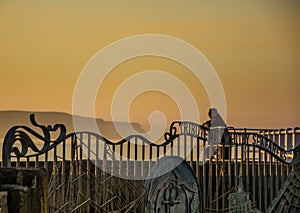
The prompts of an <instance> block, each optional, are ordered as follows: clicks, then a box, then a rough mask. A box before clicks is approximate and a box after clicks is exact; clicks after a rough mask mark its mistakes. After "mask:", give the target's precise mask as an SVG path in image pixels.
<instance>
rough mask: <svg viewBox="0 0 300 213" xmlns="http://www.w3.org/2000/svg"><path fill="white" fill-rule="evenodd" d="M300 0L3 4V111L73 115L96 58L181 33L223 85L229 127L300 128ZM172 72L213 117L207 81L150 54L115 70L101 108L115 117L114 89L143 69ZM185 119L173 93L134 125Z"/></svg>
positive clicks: (135, 109) (141, 105) (145, 108)
mask: <svg viewBox="0 0 300 213" xmlns="http://www.w3.org/2000/svg"><path fill="white" fill-rule="evenodd" d="M299 9H300V4H299V3H298V2H297V1H268V2H266V1H251V2H250V1H249V2H246V1H226V4H225V3H220V2H219V1H209V3H208V2H207V3H199V2H198V1H163V2H158V1H157V2H154V1H151V2H150V1H137V0H136V1H126V2H125V1H124V2H116V1H106V2H104V1H82V2H80V1H64V2H61V1H49V2H46V1H43V2H42V1H26V2H25V1H1V2H0V70H1V78H0V87H1V90H0V93H1V102H0V110H30V111H34V110H36V111H62V112H68V113H71V112H72V96H73V91H74V87H75V84H76V81H77V79H78V77H79V75H80V72H81V70H82V68H83V67H84V65H85V64H86V63H87V61H88V60H89V59H90V58H91V57H92V56H93V55H94V54H95V53H97V52H98V51H99V50H100V49H102V48H103V47H105V46H106V45H109V44H110V43H111V42H114V41H117V40H119V39H122V38H125V37H128V36H133V35H138V34H145V33H156V34H165V35H170V36H174V37H178V38H180V39H182V40H185V41H186V42H188V43H190V44H192V45H194V46H195V47H197V48H198V49H199V50H200V51H201V52H202V53H203V54H204V55H205V56H206V57H207V58H208V59H209V61H210V62H211V63H212V65H213V66H214V68H215V70H216V72H217V73H218V75H219V78H220V80H221V82H222V84H223V88H224V92H225V95H226V102H227V123H228V125H230V126H232V125H233V126H237V127H256V128H280V127H294V126H300V115H299V108H300V100H299V91H300V84H299V83H298V82H299V79H300V78H299V77H300V72H299V67H300V42H299V38H300V27H299V20H300V14H299ZM147 69H149V70H151V69H158V70H164V71H166V72H169V73H171V74H173V75H176V76H177V77H179V78H180V79H181V80H182V81H183V82H185V83H186V84H187V86H188V88H189V89H191V91H192V94H193V95H194V96H195V99H196V101H197V104H198V106H199V111H200V120H201V121H205V120H206V119H207V115H206V113H207V109H208V108H209V105H208V99H207V96H206V94H205V91H204V89H203V87H202V85H201V84H200V83H199V82H198V81H197V80H196V79H195V78H194V77H193V76H192V75H190V74H189V71H188V70H187V69H186V68H185V67H183V66H181V65H179V64H178V63H176V62H173V61H170V60H167V59H162V58H158V57H157V58H156V57H141V58H137V59H132V60H130V61H128V62H124V63H122V64H120V65H119V66H118V67H116V68H115V69H114V70H112V72H111V75H110V76H108V78H107V79H106V82H104V84H103V85H102V87H101V88H100V90H99V92H98V96H97V102H96V108H97V110H96V114H97V116H99V117H102V118H104V119H106V120H110V119H111V117H110V102H111V99H112V94H114V91H115V89H116V87H117V85H119V84H120V83H121V82H122V81H124V80H126V78H128V77H129V76H130V75H132V74H134V73H137V72H139V71H143V70H147ZM155 110H159V111H162V112H164V113H165V114H166V115H167V119H168V121H169V122H170V121H171V120H174V119H178V109H177V107H176V105H175V104H174V102H173V101H172V100H171V99H170V98H168V97H166V96H165V95H162V94H158V93H151V92H148V93H145V94H142V95H140V96H139V97H137V98H136V99H135V101H134V102H133V103H132V106H131V111H130V118H131V119H132V121H136V122H140V123H142V124H145V125H146V124H147V121H148V116H149V114H150V113H151V112H152V111H155Z"/></svg>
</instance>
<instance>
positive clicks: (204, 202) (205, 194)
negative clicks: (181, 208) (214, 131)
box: [202, 139, 207, 212]
mask: <svg viewBox="0 0 300 213" xmlns="http://www.w3.org/2000/svg"><path fill="white" fill-rule="evenodd" d="M206 142H207V141H206V139H205V140H204V141H203V159H202V177H203V184H202V185H203V202H202V203H203V212H205V211H206V208H207V188H206V186H207V173H206V163H205V162H206V146H207V144H206Z"/></svg>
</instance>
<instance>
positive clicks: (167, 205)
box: [145, 157, 199, 213]
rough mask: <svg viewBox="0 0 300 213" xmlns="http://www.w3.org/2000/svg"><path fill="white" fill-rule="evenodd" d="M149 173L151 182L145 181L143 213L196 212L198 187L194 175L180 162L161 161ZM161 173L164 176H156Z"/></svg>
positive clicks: (164, 159)
mask: <svg viewBox="0 0 300 213" xmlns="http://www.w3.org/2000/svg"><path fill="white" fill-rule="evenodd" d="M176 165H178V166H177V167H175V166H176ZM174 167H175V168H174ZM173 168H174V169H173ZM151 171H152V173H151V174H152V177H154V178H152V179H149V180H147V181H146V188H147V194H146V200H145V212H147V213H155V212H159V213H172V212H174V213H175V212H176V213H177V212H181V213H184V212H186V213H196V212H199V188H198V183H197V180H196V177H195V175H194V172H193V171H192V169H191V168H190V167H189V165H188V164H187V163H186V162H185V161H184V160H183V159H181V158H179V157H164V158H161V159H160V160H159V161H158V163H157V164H156V165H154V166H153V167H152V170H151ZM164 171H166V173H165V174H163V175H161V176H158V175H160V174H162V173H163V172H164Z"/></svg>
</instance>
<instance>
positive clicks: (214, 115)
mask: <svg viewBox="0 0 300 213" xmlns="http://www.w3.org/2000/svg"><path fill="white" fill-rule="evenodd" d="M208 116H209V118H210V120H208V121H206V122H205V123H204V126H205V127H207V128H211V127H224V128H226V123H225V121H224V120H223V118H222V117H221V115H220V114H219V113H218V110H217V109H216V108H210V109H209V111H208Z"/></svg>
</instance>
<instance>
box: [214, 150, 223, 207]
mask: <svg viewBox="0 0 300 213" xmlns="http://www.w3.org/2000/svg"><path fill="white" fill-rule="evenodd" d="M221 146H222V145H221ZM219 157H220V146H219V145H217V150H216V158H215V159H216V160H215V184H214V185H215V187H216V189H215V204H216V205H215V206H216V209H219V187H220V185H219Z"/></svg>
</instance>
